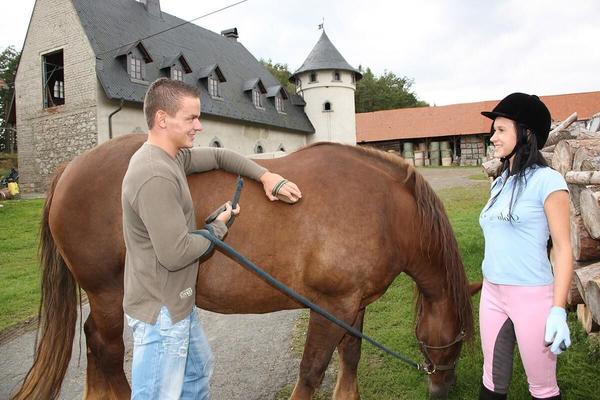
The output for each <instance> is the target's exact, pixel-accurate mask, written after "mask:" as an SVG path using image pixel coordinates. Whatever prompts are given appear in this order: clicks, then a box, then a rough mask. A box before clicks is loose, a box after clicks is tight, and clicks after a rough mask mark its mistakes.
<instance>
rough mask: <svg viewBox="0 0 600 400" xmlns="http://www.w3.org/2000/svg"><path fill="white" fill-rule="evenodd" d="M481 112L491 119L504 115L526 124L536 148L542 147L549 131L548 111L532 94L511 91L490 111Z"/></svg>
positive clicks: (549, 119)
mask: <svg viewBox="0 0 600 400" xmlns="http://www.w3.org/2000/svg"><path fill="white" fill-rule="evenodd" d="M481 114H482V115H483V116H485V117H488V118H490V119H492V120H494V119H496V117H505V118H508V119H512V120H513V121H516V122H520V123H521V124H523V125H525V126H527V128H529V129H530V130H531V131H532V132H533V134H534V135H535V137H536V139H537V145H538V149H541V148H542V147H544V144H545V143H546V140H548V134H549V133H550V123H551V122H552V120H551V118H550V111H548V108H547V107H546V105H545V104H544V103H543V102H542V101H541V100H540V98H539V97H537V96H536V95H534V94H525V93H512V94H509V95H508V96H506V97H505V98H503V99H502V100H501V101H500V103H498V105H497V106H496V107H494V109H493V110H492V111H482V112H481Z"/></svg>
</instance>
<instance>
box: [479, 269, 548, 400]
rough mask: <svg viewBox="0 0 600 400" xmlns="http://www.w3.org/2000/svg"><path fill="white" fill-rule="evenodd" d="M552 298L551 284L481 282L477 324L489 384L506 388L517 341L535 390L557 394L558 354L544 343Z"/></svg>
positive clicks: (539, 394)
mask: <svg viewBox="0 0 600 400" xmlns="http://www.w3.org/2000/svg"><path fill="white" fill-rule="evenodd" d="M552 300H553V285H546V286H514V285H496V284H493V283H490V282H488V281H487V280H484V281H483V289H482V291H481V303H480V305H479V328H480V331H481V347H482V348H483V384H484V385H485V387H486V388H488V389H489V390H492V391H494V392H496V393H502V394H504V393H508V386H509V384H510V379H511V376H512V366H513V353H514V347H515V342H516V343H518V345H519V353H520V354H521V360H522V361H523V367H524V368H525V373H526V374H527V382H528V383H529V392H530V393H531V395H532V396H534V397H536V398H541V399H543V398H546V397H552V396H556V395H558V394H559V389H558V385H557V383H556V356H555V355H554V354H552V352H551V351H550V348H549V347H546V346H545V345H544V331H545V328H546V318H547V317H548V313H549V311H550V308H552Z"/></svg>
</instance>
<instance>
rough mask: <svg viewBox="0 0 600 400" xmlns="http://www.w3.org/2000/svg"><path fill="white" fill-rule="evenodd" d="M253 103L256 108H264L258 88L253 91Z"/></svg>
mask: <svg viewBox="0 0 600 400" xmlns="http://www.w3.org/2000/svg"><path fill="white" fill-rule="evenodd" d="M252 102H253V103H254V107H256V108H263V105H262V96H261V94H260V91H259V90H258V88H254V89H252Z"/></svg>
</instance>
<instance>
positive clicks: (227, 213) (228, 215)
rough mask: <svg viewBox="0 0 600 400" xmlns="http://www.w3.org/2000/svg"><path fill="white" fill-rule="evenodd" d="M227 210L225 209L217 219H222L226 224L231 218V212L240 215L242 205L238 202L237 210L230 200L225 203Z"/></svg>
mask: <svg viewBox="0 0 600 400" xmlns="http://www.w3.org/2000/svg"><path fill="white" fill-rule="evenodd" d="M224 206H225V211H223V212H222V213H221V214H219V216H217V218H216V220H217V221H221V222H222V223H224V224H227V221H229V219H230V218H231V214H233V215H238V214H239V213H240V205H239V204H238V205H237V207H236V208H235V210H233V209H232V208H231V202H230V201H228V202H227V203H225V204H224Z"/></svg>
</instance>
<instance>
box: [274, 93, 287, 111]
mask: <svg viewBox="0 0 600 400" xmlns="http://www.w3.org/2000/svg"><path fill="white" fill-rule="evenodd" d="M275 108H276V109H277V111H279V112H280V113H282V112H285V106H284V105H283V99H282V98H281V96H275Z"/></svg>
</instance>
